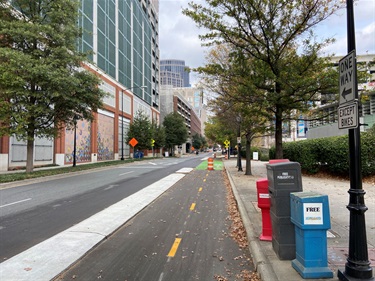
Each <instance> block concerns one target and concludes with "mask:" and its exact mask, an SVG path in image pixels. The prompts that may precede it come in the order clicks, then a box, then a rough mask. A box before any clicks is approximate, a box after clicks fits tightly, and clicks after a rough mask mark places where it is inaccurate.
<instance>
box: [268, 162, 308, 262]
mask: <svg viewBox="0 0 375 281" xmlns="http://www.w3.org/2000/svg"><path fill="white" fill-rule="evenodd" d="M266 166H267V179H268V192H269V194H270V201H271V207H270V214H271V223H272V248H273V250H274V251H275V253H276V254H277V256H278V258H279V259H280V260H293V259H295V257H296V245H295V237H294V235H295V234H294V225H293V224H292V222H291V221H290V193H291V192H298V191H302V178H301V166H300V164H299V163H297V162H284V163H283V162H281V163H275V164H267V165H266Z"/></svg>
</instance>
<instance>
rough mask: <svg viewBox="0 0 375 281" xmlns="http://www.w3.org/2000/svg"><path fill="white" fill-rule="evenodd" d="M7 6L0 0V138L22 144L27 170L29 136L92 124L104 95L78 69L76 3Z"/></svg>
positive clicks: (21, 1) (23, 0) (20, 0)
mask: <svg viewBox="0 0 375 281" xmlns="http://www.w3.org/2000/svg"><path fill="white" fill-rule="evenodd" d="M8 2H10V1H6V0H0V34H1V35H0V73H1V75H0V95H1V97H0V135H12V134H14V135H15V136H16V137H17V138H18V139H21V140H24V141H26V142H27V163H26V171H27V172H31V171H32V170H33V150H34V140H35V138H36V137H47V138H53V137H56V136H57V135H58V133H59V132H60V130H61V129H62V128H65V127H68V128H69V127H72V126H73V125H74V122H75V120H77V118H79V119H88V120H93V115H92V113H93V112H95V111H97V109H98V108H100V107H101V106H102V98H103V97H104V95H105V93H104V92H103V91H101V90H100V89H99V88H98V85H99V83H100V80H99V79H98V78H97V77H96V76H94V75H93V74H91V73H90V72H88V71H86V70H84V69H83V68H81V64H82V62H84V61H85V60H86V54H84V53H81V52H78V51H77V41H78V40H79V39H80V37H81V30H80V29H79V28H78V26H77V21H78V4H79V1H78V0H62V1H53V0H43V1H42V0H36V1H28V0H14V1H11V3H12V6H9V4H8Z"/></svg>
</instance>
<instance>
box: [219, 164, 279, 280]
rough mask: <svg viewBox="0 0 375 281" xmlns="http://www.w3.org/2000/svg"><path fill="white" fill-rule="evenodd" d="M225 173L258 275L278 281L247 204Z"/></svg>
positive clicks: (229, 176) (230, 177)
mask: <svg viewBox="0 0 375 281" xmlns="http://www.w3.org/2000/svg"><path fill="white" fill-rule="evenodd" d="M225 171H226V173H227V175H228V178H229V182H230V185H231V187H232V190H233V194H234V197H235V198H236V201H237V205H238V209H239V212H240V215H241V218H242V221H243V224H244V227H245V229H246V234H247V239H248V241H249V248H250V253H251V254H252V257H253V262H254V265H255V269H256V270H257V272H258V274H259V275H260V278H261V279H262V280H263V281H275V280H278V278H277V275H276V274H275V271H274V270H273V267H272V265H271V263H270V262H269V260H268V258H267V257H266V256H265V255H264V253H263V251H262V248H261V245H260V243H259V240H258V238H257V237H256V235H255V231H254V228H253V224H252V223H251V221H250V219H249V216H248V214H247V211H246V208H245V204H244V202H243V201H242V199H241V197H240V195H239V194H238V191H237V189H236V186H235V184H234V182H233V179H232V176H231V175H230V173H229V172H228V170H227V169H225ZM255 214H256V212H255V211H254V215H255Z"/></svg>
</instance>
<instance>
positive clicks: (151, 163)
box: [148, 162, 157, 166]
mask: <svg viewBox="0 0 375 281" xmlns="http://www.w3.org/2000/svg"><path fill="white" fill-rule="evenodd" d="M148 164H151V165H154V166H156V165H157V164H156V163H153V162H148Z"/></svg>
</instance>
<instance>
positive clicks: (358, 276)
mask: <svg viewBox="0 0 375 281" xmlns="http://www.w3.org/2000/svg"><path fill="white" fill-rule="evenodd" d="M346 9H347V33H348V53H350V52H352V51H355V31H354V11H353V9H354V8H353V0H346ZM356 67H357V66H356V61H355V60H354V68H355V69H356ZM353 78H354V87H353V91H354V92H353V95H354V96H353V97H354V99H355V100H358V86H357V77H356V73H355V75H354V77H353ZM340 83H341V82H340ZM341 94H342V93H340V95H341ZM343 94H344V95H347V93H344V92H343ZM357 118H359V116H357ZM356 121H357V122H358V120H356ZM358 124H359V122H358ZM349 162H350V189H349V191H348V193H349V205H348V206H347V208H348V210H349V212H350V224H349V253H348V258H347V262H346V264H345V269H344V270H340V269H339V270H338V274H337V276H338V278H339V280H345V281H354V280H374V278H373V275H372V268H371V267H370V262H369V260H368V249H367V237H366V222H365V212H366V211H367V207H366V205H365V199H364V195H365V191H364V190H363V189H362V171H361V136H360V128H359V126H357V127H356V128H353V129H349Z"/></svg>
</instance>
